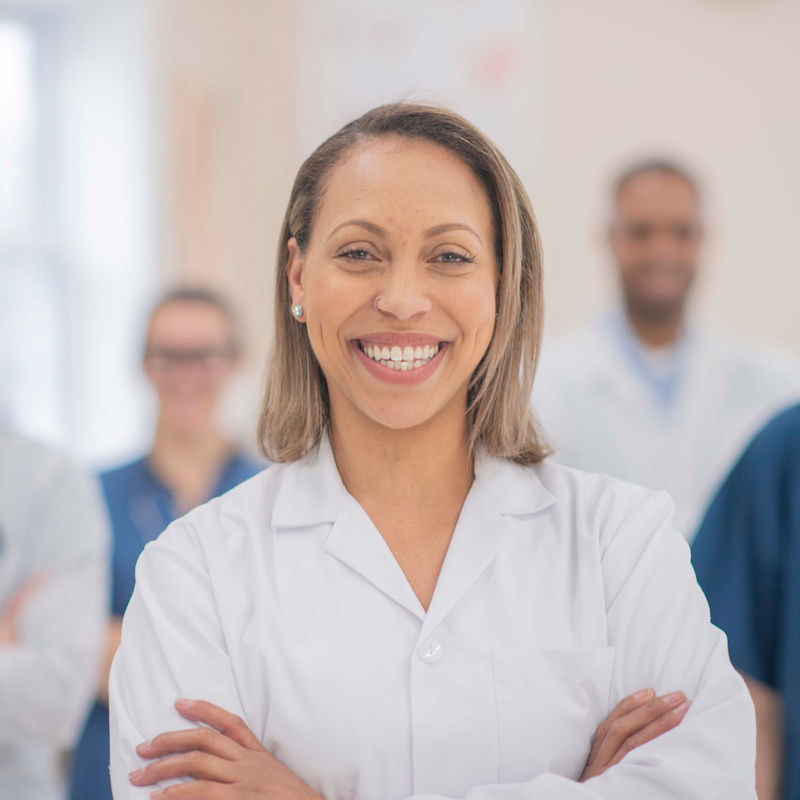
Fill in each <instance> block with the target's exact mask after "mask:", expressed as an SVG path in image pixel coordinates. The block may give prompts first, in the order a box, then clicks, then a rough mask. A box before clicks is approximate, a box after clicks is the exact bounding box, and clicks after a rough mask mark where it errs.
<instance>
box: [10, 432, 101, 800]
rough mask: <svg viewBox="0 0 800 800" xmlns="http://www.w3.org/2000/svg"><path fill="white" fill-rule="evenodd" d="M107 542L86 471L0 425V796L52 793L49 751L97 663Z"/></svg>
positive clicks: (84, 703) (76, 721)
mask: <svg viewBox="0 0 800 800" xmlns="http://www.w3.org/2000/svg"><path fill="white" fill-rule="evenodd" d="M108 544H109V531H108V521H107V517H106V511H105V505H104V503H103V500H102V497H101V495H100V490H99V486H98V485H97V483H96V481H94V480H93V479H91V478H89V477H88V476H87V475H85V474H84V473H83V472H82V471H81V470H79V469H78V467H77V466H75V465H74V464H73V463H72V462H71V461H70V460H69V459H68V458H66V457H65V456H63V455H61V454H60V453H57V452H55V451H53V450H51V449H50V448H48V447H45V446H44V445H41V444H37V443H34V442H31V441H28V440H27V439H24V438H23V437H21V436H16V435H13V434H6V433H2V432H0V800H54V798H57V797H60V796H61V786H60V783H61V776H60V775H59V769H58V754H59V751H60V750H65V749H69V748H70V747H72V745H74V743H75V741H76V739H77V736H78V734H79V732H80V729H81V727H82V725H83V721H84V717H85V715H86V713H87V712H88V710H89V705H90V702H91V700H92V698H93V696H94V692H95V687H96V684H97V676H98V674H99V671H100V663H101V654H102V645H103V633H104V631H105V625H106V620H107V607H108V571H109V568H108Z"/></svg>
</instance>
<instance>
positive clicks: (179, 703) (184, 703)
mask: <svg viewBox="0 0 800 800" xmlns="http://www.w3.org/2000/svg"><path fill="white" fill-rule="evenodd" d="M191 704H192V701H191V700H187V699H186V698H185V697H179V698H178V699H177V700H176V701H175V708H188V707H189V706H190V705H191Z"/></svg>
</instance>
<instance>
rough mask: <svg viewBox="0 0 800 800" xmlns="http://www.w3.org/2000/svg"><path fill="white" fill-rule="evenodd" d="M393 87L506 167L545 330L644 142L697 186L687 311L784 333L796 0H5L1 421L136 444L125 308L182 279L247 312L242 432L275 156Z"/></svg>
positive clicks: (248, 407)
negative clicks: (439, 112) (695, 290)
mask: <svg viewBox="0 0 800 800" xmlns="http://www.w3.org/2000/svg"><path fill="white" fill-rule="evenodd" d="M3 37H5V38H3ZM9 42H10V44H9ZM20 43H21V44H20ZM14 48H16V50H15V49H14ZM26 48H27V49H26ZM12 51H13V52H12ZM14 52H16V53H17V55H14V54H13V53H14ZM20 53H21V55H20ZM26 53H27V55H25V54H26ZM4 54H5V55H4ZM6 56H7V58H8V59H11V61H13V64H12V67H13V69H12V68H11V67H6V63H7V62H6V60H3V59H5V58H6ZM14 59H16V60H14ZM11 61H8V63H11ZM26 64H27V66H26ZM404 94H408V95H409V96H411V97H414V98H428V99H433V100H437V101H439V102H446V103H448V104H450V105H452V106H454V107H455V108H456V109H457V110H459V111H461V112H462V113H465V114H466V115H467V116H469V117H470V118H472V119H473V120H475V121H476V122H478V124H480V125H481V126H482V127H483V128H484V129H485V130H487V131H488V132H489V133H490V135H492V136H493V138H495V139H496V140H497V142H498V143H499V144H500V146H501V148H502V149H503V150H504V151H505V152H506V155H507V156H508V157H509V159H510V160H511V162H512V164H513V165H514V166H515V167H516V168H517V170H518V171H519V173H520V175H521V177H522V178H523V180H524V182H525V184H526V185H527V187H528V190H529V192H530V193H531V196H532V198H533V200H534V204H535V207H536V209H537V213H538V215H539V218H540V222H541V224H542V228H543V235H544V239H545V248H546V256H547V272H548V278H547V279H548V295H549V308H548V335H549V336H555V335H559V334H561V333H564V332H566V331H568V330H570V329H571V328H573V327H574V326H575V325H576V324H578V323H580V322H581V321H583V320H585V318H586V316H587V315H588V314H589V313H591V312H592V311H594V310H595V309H598V308H599V307H600V306H601V305H602V304H603V303H604V302H605V300H606V298H607V297H608V295H609V294H610V293H611V292H612V291H613V288H614V287H613V285H612V283H611V278H610V271H609V269H608V265H607V263H606V256H605V250H604V245H603V238H602V237H603V224H604V220H605V215H606V213H607V204H608V191H609V186H610V182H611V180H612V179H613V176H614V173H615V171H616V170H617V169H618V168H620V167H621V166H622V165H624V164H625V163H626V162H628V161H629V160H631V159H634V158H636V157H638V156H641V155H645V154H651V153H658V154H665V155H669V156H673V157H675V158H678V159H682V160H685V161H686V162H687V163H688V164H689V166H690V167H693V168H694V169H695V170H696V171H697V173H698V174H699V176H700V177H701V180H702V183H703V186H704V189H705V196H706V201H707V209H708V217H709V226H710V232H711V242H710V245H709V250H708V257H707V260H706V266H707V275H706V276H705V280H704V284H703V287H702V291H701V292H700V295H699V299H698V303H699V306H700V311H701V312H702V313H703V314H705V315H708V316H711V317H714V318H716V319H717V320H719V321H720V322H721V323H723V324H726V325H727V326H728V327H732V328H734V329H741V330H742V331H746V332H747V333H748V334H752V333H755V334H758V335H762V336H766V337H770V338H772V339H780V340H782V341H784V342H785V343H786V346H787V347H789V348H790V349H795V350H796V351H800V316H799V315H798V314H797V312H796V311H795V308H794V305H795V298H796V297H797V296H798V295H800V240H798V238H797V236H796V235H795V230H796V229H797V227H798V220H800V148H798V147H797V142H798V141H800V103H798V102H797V100H798V97H800V3H798V2H796V0H649V1H648V2H647V3H641V2H636V1H635V0H605V1H604V2H603V3H597V2H593V0H513V1H512V0H493V2H491V3H489V2H478V1H477V0H462V1H461V2H455V0H433V1H432V2H423V0H404V1H403V2H401V1H400V0H380V1H379V0H373V2H365V1H364V2H358V0H338V1H337V2H334V1H333V0H302V1H301V0H294V2H290V0H269V2H266V1H265V0H224V2H222V1H221V0H17V2H13V3H12V2H8V0H0V375H2V376H4V377H3V379H2V380H0V384H1V385H2V386H3V387H4V388H3V390H2V403H3V407H4V408H5V411H4V412H3V413H5V415H6V417H8V418H9V419H10V420H11V422H12V423H13V424H17V425H19V426H20V427H22V428H23V429H25V430H28V431H29V432H31V433H34V434H36V435H39V436H41V437H44V438H48V439H51V440H54V441H57V442H59V443H61V444H63V445H64V446H66V447H68V448H69V449H71V450H72V451H73V452H75V453H76V454H77V455H78V456H79V457H81V458H82V459H83V460H85V461H87V462H89V463H92V464H94V465H102V464H107V463H110V462H112V461H115V460H117V459H119V458H122V457H125V456H128V455H133V454H134V453H136V452H139V451H141V450H142V449H143V448H144V447H145V446H146V442H147V441H148V437H149V434H150V426H151V425H152V408H151V407H150V405H149V404H148V396H147V393H146V391H145V389H144V386H143V382H142V380H141V378H140V376H139V358H140V354H141V353H140V347H141V335H142V321H143V316H144V313H145V310H146V306H147V304H148V303H149V302H151V300H152V299H153V298H154V296H155V295H156V293H157V292H158V291H159V289H160V288H161V287H164V286H167V285H171V284H173V283H175V282H191V283H200V284H206V285H213V286H216V287H218V288H220V289H221V290H222V291H224V292H225V293H226V294H228V295H229V296H230V297H231V298H232V299H233V300H234V301H235V302H236V303H237V304H238V305H239V306H240V308H241V311H242V314H243V317H244V323H245V328H246V338H247V342H248V346H249V351H248V359H247V363H246V369H245V371H244V374H243V376H242V378H241V381H240V382H239V384H238V386H237V387H236V388H235V391H233V392H232V393H231V397H230V398H229V400H228V402H227V404H226V411H225V416H226V419H227V421H228V427H229V428H230V429H231V430H232V431H233V432H235V433H237V434H238V435H239V437H240V438H243V439H249V440H252V429H253V425H254V422H255V417H256V413H257V401H258V391H259V387H260V382H261V376H262V372H263V363H264V358H265V355H266V352H267V349H268V346H269V339H270V335H271V314H272V308H271V296H272V285H273V280H274V276H273V273H272V265H273V261H274V251H275V245H276V239H277V235H278V230H279V227H280V223H281V218H282V215H283V211H284V208H285V204H286V201H287V198H288V194H289V190H290V187H291V181H292V179H293V176H294V173H295V172H296V170H297V168H298V167H299V165H300V163H301V161H302V159H303V157H304V156H305V155H307V154H308V152H309V151H310V149H311V148H312V147H313V146H314V145H315V144H316V143H317V142H318V141H320V140H321V139H322V138H323V137H324V136H326V135H329V134H330V133H332V132H333V131H334V130H335V129H336V128H337V127H338V126H339V125H341V124H342V123H344V122H345V121H346V120H347V119H349V118H350V117H351V116H353V115H354V114H356V113H358V112H360V111H362V110H366V109H367V108H368V107H369V106H370V105H374V104H376V103H378V102H382V101H385V100H390V99H394V98H396V97H398V96H401V95H404ZM15 98H16V99H15ZM26 98H27V99H26ZM15 103H16V105H14V104H15ZM15 109H16V110H15ZM20 109H21V110H20ZM26 109H27V110H26ZM9 120H11V121H9ZM15 120H16V122H15ZM20 165H21V166H20ZM14 187H16V188H14ZM21 197H26V198H27V200H26V202H27V203H28V205H27V206H25V208H26V209H27V210H26V211H25V212H24V213H17V212H19V211H20V209H21V208H22V206H20V202H21V201H20V198H21ZM3 203H4V205H2V204H3ZM12 211H14V213H13V214H12ZM4 214H5V217H3V215H4ZM12 218H13V219H12ZM9 220H11V221H9ZM12 223H13V224H12ZM23 309H24V313H23ZM15 320H16V322H15ZM21 321H22V322H24V324H22V322H21ZM23 365H26V366H25V368H24V369H23ZM31 365H33V366H31ZM23 373H24V374H23ZM12 386H13V387H14V388H13V390H12V389H11V388H10V387H12ZM37 403H38V404H39V406H37V405H36V404H37Z"/></svg>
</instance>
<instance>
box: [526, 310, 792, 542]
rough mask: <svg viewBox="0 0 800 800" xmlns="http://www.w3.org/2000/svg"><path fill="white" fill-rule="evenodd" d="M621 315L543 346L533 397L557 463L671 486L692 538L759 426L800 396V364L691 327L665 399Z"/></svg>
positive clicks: (681, 524)
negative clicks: (626, 334)
mask: <svg viewBox="0 0 800 800" xmlns="http://www.w3.org/2000/svg"><path fill="white" fill-rule="evenodd" d="M621 316H622V314H621V313H620V314H619V315H615V316H613V317H612V316H608V317H604V318H601V319H598V320H596V321H595V322H594V324H593V325H592V326H591V327H590V328H589V329H588V330H586V331H584V332H583V333H582V334H580V335H578V336H576V337H574V338H573V339H571V340H568V341H565V342H561V343H558V344H554V345H551V346H550V347H548V348H546V349H545V352H544V354H543V356H542V360H541V362H540V365H539V369H538V371H537V376H536V382H535V384H534V391H533V406H534V409H535V410H536V413H537V415H538V416H539V418H540V420H541V421H542V425H543V427H544V430H545V433H546V435H547V437H548V441H549V442H550V443H551V445H552V446H553V448H554V450H555V454H554V458H555V459H556V460H557V461H558V462H559V463H562V464H565V465H567V466H571V467H577V468H579V469H582V470H586V471H587V472H600V473H605V474H607V475H613V476H614V477H616V478H621V479H622V480H626V481H631V482H632V483H638V484H640V485H642V486H646V487H648V488H650V489H654V490H658V491H666V492H668V493H669V495H670V496H671V497H672V499H673V501H674V502H675V505H676V509H677V510H676V513H675V527H676V528H677V529H678V530H679V531H680V532H681V533H683V534H684V535H685V536H686V537H687V539H689V540H690V541H691V540H692V539H693V538H694V534H695V533H696V531H697V528H698V527H699V525H700V523H701V522H702V521H703V516H704V514H705V511H706V508H707V506H708V504H709V503H710V501H711V499H712V498H713V497H714V495H715V493H716V491H717V489H718V488H719V486H720V484H721V483H722V481H723V480H724V479H725V477H726V476H727V474H728V472H729V471H730V469H731V467H732V465H733V464H735V463H736V460H737V459H738V457H739V456H740V455H741V454H742V452H743V451H744V448H745V447H746V446H747V444H748V443H749V441H750V440H751V438H752V437H753V435H754V434H755V432H756V431H758V430H760V428H761V427H762V426H763V425H764V424H765V423H766V422H767V420H768V419H769V418H770V417H772V416H773V415H774V414H775V413H777V411H779V410H780V409H781V408H783V407H785V406H788V405H789V404H790V403H791V402H792V401H793V400H794V399H796V398H798V397H800V368H799V367H798V365H797V363H796V362H795V361H794V359H792V358H791V357H790V356H788V355H786V354H784V353H782V352H780V351H777V350H770V349H768V348H765V347H756V346H753V345H751V344H747V343H743V342H737V341H736V340H734V339H731V338H728V337H726V336H723V335H721V334H718V333H712V332H710V331H704V330H690V331H688V332H687V333H686V334H684V337H683V340H682V341H681V343H680V344H679V345H678V352H677V353H676V354H675V358H676V359H677V360H678V364H677V375H676V377H675V384H676V385H675V390H674V391H675V396H674V399H673V400H672V402H671V404H670V405H669V406H666V405H665V403H664V401H663V399H662V397H661V396H660V395H659V394H658V391H657V389H656V388H654V386H653V384H652V383H651V382H650V381H649V380H648V379H647V377H646V376H643V375H642V371H641V370H639V369H637V366H636V363H635V361H633V359H631V358H630V356H629V354H628V352H627V348H626V346H625V345H624V344H622V343H621V342H620V338H621V336H620V334H619V332H618V329H619V327H620V326H621V324H623V323H622V322H621V321H620V318H621ZM630 337H631V339H632V337H633V334H632V333H631V334H630Z"/></svg>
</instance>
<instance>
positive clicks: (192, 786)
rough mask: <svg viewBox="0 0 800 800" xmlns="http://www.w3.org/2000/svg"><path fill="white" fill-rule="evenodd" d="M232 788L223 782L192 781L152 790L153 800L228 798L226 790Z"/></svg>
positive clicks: (224, 799)
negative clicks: (228, 787)
mask: <svg viewBox="0 0 800 800" xmlns="http://www.w3.org/2000/svg"><path fill="white" fill-rule="evenodd" d="M229 791H230V790H229V789H227V788H226V786H225V785H224V784H221V783H211V782H209V781H191V782H190V783H178V784H176V785H175V786H168V787H167V788H166V789H157V790H156V791H154V792H150V797H151V798H153V800H227V798H226V792H229Z"/></svg>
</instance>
